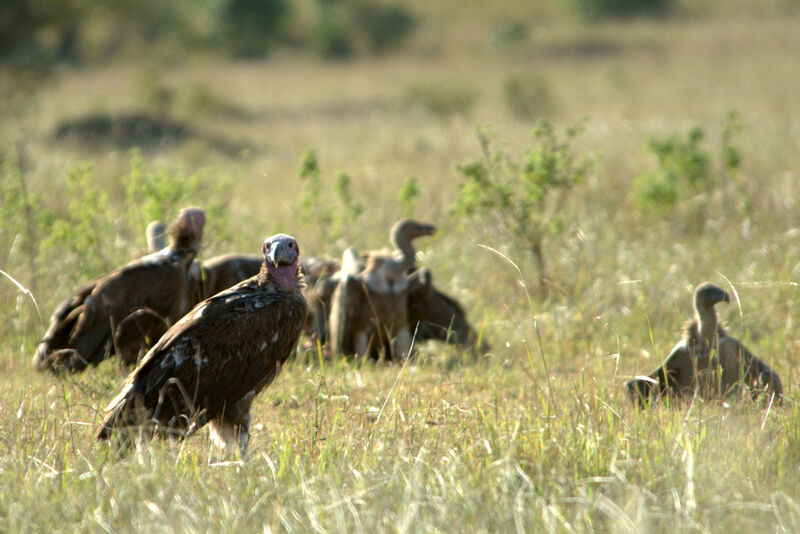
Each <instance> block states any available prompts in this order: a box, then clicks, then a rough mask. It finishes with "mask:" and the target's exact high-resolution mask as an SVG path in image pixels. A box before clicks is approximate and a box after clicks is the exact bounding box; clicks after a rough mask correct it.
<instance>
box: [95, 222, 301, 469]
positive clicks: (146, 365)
mask: <svg viewBox="0 0 800 534" xmlns="http://www.w3.org/2000/svg"><path fill="white" fill-rule="evenodd" d="M262 250H263V253H264V261H263V265H262V268H261V271H260V272H259V273H258V274H257V275H256V276H253V277H252V278H249V279H248V280H245V281H243V282H241V283H239V284H237V285H235V286H233V287H231V288H229V289H227V290H225V291H223V292H221V293H217V294H216V295H214V296H213V297H210V298H208V299H206V300H204V301H202V302H200V303H199V304H198V305H197V306H195V307H194V309H192V310H191V311H190V312H189V313H188V314H186V315H185V316H184V317H183V318H182V319H181V320H180V321H178V322H177V323H175V324H174V325H173V326H172V327H171V328H170V329H169V330H168V331H167V332H166V333H165V334H164V336H162V338H161V339H160V340H159V341H158V342H157V343H156V344H155V345H154V346H153V348H152V349H150V351H149V352H148V353H147V354H146V355H145V357H144V358H143V359H142V361H141V362H140V363H139V365H138V367H137V368H136V369H135V370H134V371H133V372H132V373H131V374H130V376H128V378H127V380H126V381H125V382H124V384H123V386H122V390H121V392H120V393H119V395H117V397H116V398H114V400H112V401H111V403H110V404H109V405H108V407H107V408H106V414H105V417H104V418H103V422H102V424H101V426H100V430H99V432H98V434H97V438H98V439H100V440H105V439H108V438H109V437H111V435H112V432H113V431H114V429H118V430H120V431H122V432H123V434H125V433H127V432H131V431H132V432H139V431H140V430H141V431H142V432H143V434H144V435H146V436H149V435H152V434H153V433H156V434H158V435H161V436H174V437H187V436H189V435H191V434H192V433H194V432H195V431H196V430H197V429H199V428H200V427H202V426H203V425H205V424H206V423H208V422H210V423H211V430H212V437H213V438H214V440H215V441H216V442H217V443H219V444H220V445H223V446H224V447H225V448H226V449H227V450H228V451H229V452H232V450H233V447H234V445H235V444H237V443H238V446H239V450H240V453H241V454H242V456H244V454H245V452H246V448H247V441H248V437H249V426H250V406H251V404H252V402H253V398H254V397H255V396H256V395H257V394H258V393H259V392H260V391H261V390H262V389H264V388H265V387H267V386H268V385H269V384H270V383H271V382H272V381H273V380H274V379H275V377H276V376H277V375H278V372H279V371H280V369H281V365H282V364H283V363H284V362H285V361H286V359H287V358H288V357H289V354H290V353H291V351H292V349H293V348H294V347H295V345H296V344H297V340H298V338H299V336H300V332H301V330H302V328H303V324H304V322H305V318H306V313H307V310H308V305H307V303H306V300H305V298H304V297H303V292H302V290H303V285H304V284H303V277H302V274H300V273H299V272H298V267H297V260H298V256H299V253H300V251H299V247H298V245H297V241H295V239H294V238H293V237H291V236H288V235H285V234H278V235H274V236H272V237H270V238H268V239H267V240H266V241H264V245H263V247H262ZM142 427H144V428H142Z"/></svg>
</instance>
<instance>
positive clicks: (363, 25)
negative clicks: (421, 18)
mask: <svg viewBox="0 0 800 534" xmlns="http://www.w3.org/2000/svg"><path fill="white" fill-rule="evenodd" d="M351 3H352V7H351V10H352V15H351V17H352V28H353V29H356V28H357V29H359V30H360V32H361V33H363V37H364V40H365V41H366V43H365V44H366V48H367V51H369V52H372V53H380V52H386V51H389V50H392V49H394V48H397V47H399V46H400V45H401V44H403V42H404V41H405V40H406V38H407V37H408V36H409V35H410V33H411V31H412V30H413V29H414V27H415V26H416V18H415V17H414V16H413V15H412V14H411V13H409V12H408V11H407V10H406V9H405V8H403V7H400V6H390V5H382V4H379V3H376V2H371V1H367V0H357V1H352V2H351Z"/></svg>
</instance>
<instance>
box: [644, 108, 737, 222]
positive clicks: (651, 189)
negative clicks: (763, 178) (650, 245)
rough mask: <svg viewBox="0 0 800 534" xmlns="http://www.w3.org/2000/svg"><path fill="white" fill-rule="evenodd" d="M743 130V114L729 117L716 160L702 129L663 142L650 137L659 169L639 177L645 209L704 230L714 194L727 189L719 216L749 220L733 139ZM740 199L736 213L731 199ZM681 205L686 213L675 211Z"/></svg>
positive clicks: (670, 136)
mask: <svg viewBox="0 0 800 534" xmlns="http://www.w3.org/2000/svg"><path fill="white" fill-rule="evenodd" d="M740 128H741V126H740V124H739V123H738V115H737V114H736V113H733V112H731V113H729V114H728V116H727V119H726V123H725V126H724V127H723V130H722V135H721V146H720V151H719V155H718V157H717V158H712V154H711V152H709V150H708V149H706V148H705V147H704V146H703V145H704V141H705V138H706V134H705V132H704V131H703V129H702V128H700V127H698V126H694V127H692V128H691V129H690V130H689V131H688V132H687V133H686V136H685V138H681V136H679V135H678V134H674V133H673V134H669V135H667V136H665V137H663V138H655V137H651V138H650V139H649V140H648V142H647V149H648V151H649V152H650V153H652V154H653V155H654V156H655V157H656V165H657V168H656V170H655V171H651V172H649V173H646V174H643V175H641V176H639V177H638V178H637V179H636V182H635V185H634V186H635V188H636V192H637V199H638V201H639V204H640V205H641V207H642V209H643V210H645V211H655V212H656V213H658V214H659V215H660V216H664V215H665V213H666V212H668V211H669V212H671V213H672V215H673V216H675V218H684V219H689V220H690V224H689V225H687V227H688V228H692V229H694V230H695V231H702V230H703V229H704V228H705V223H706V221H707V219H708V215H709V214H708V211H709V205H710V203H711V202H712V195H713V193H714V191H715V190H717V189H723V190H728V189H729V190H731V192H727V191H723V193H725V194H724V199H722V200H723V205H722V206H716V207H717V211H718V213H716V214H715V215H716V217H720V216H725V215H728V213H729V212H730V211H733V213H734V215H735V216H740V215H744V216H747V215H748V212H749V209H750V208H749V202H748V201H747V200H746V197H745V196H744V195H740V193H741V189H740V188H739V186H738V184H737V183H735V176H736V172H737V170H738V169H739V166H740V164H741V155H740V151H739V149H738V147H737V146H736V145H735V143H734V135H735V134H736V132H737V131H738V130H739V129H740ZM735 195H740V196H741V202H738V204H739V206H738V207H739V208H740V210H731V206H730V205H729V204H728V202H729V200H731V199H734V201H735ZM678 204H684V206H682V209H680V210H677V211H676V210H675V208H676V207H677V206H678Z"/></svg>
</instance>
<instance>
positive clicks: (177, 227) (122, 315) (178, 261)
mask: <svg viewBox="0 0 800 534" xmlns="http://www.w3.org/2000/svg"><path fill="white" fill-rule="evenodd" d="M204 225H205V214H204V213H203V210H201V209H199V208H185V209H183V210H182V211H181V213H180V214H179V216H178V218H177V219H176V221H175V222H174V223H173V224H172V225H171V226H170V230H169V233H170V246H169V247H167V248H164V249H162V250H160V251H157V252H154V253H152V254H148V255H147V256H144V257H142V258H139V259H137V260H134V261H133V262H131V263H128V264H127V265H124V266H122V267H120V268H118V269H116V270H114V271H112V272H110V273H108V274H107V275H105V276H103V277H101V278H98V279H96V280H93V281H91V282H88V283H87V284H84V285H82V286H80V287H79V288H78V289H76V290H75V291H73V293H72V294H71V295H70V296H69V297H67V298H66V299H65V300H64V301H63V302H62V303H61V304H59V306H57V307H56V310H55V311H54V312H53V315H52V317H51V319H50V326H49V328H48V330H47V332H46V333H45V335H44V338H43V339H42V341H41V342H40V344H39V346H38V348H37V350H36V354H35V355H34V357H33V362H34V365H35V366H36V368H37V369H39V370H45V369H47V370H50V371H52V372H54V373H59V372H63V371H81V370H83V369H85V368H86V367H87V366H88V365H90V364H91V365H96V364H98V363H99V362H100V361H102V360H103V359H105V358H107V357H109V356H111V355H113V354H115V353H116V347H115V345H114V338H115V336H118V338H119V336H121V339H123V340H130V342H131V343H132V345H131V346H126V347H125V350H123V351H122V352H123V357H124V358H125V360H126V361H127V363H135V361H136V357H137V356H138V348H139V347H140V346H141V344H142V343H146V341H147V339H148V338H149V339H154V338H157V337H158V334H160V333H161V332H163V330H165V328H166V326H165V325H162V326H161V327H158V328H156V331H155V332H153V331H148V332H143V333H142V335H139V336H138V337H137V335H136V333H135V330H136V329H139V328H140V325H144V324H145V323H141V322H139V321H136V320H131V321H127V322H126V318H128V317H129V316H130V315H131V314H132V313H134V312H137V310H140V309H146V310H149V311H150V312H152V313H153V314H154V315H155V316H156V317H160V318H163V319H165V320H167V321H169V322H174V321H176V320H177V319H178V318H179V317H181V316H182V315H183V314H184V313H185V312H186V311H187V310H188V309H189V307H190V304H191V303H192V302H191V298H192V297H191V294H190V291H189V289H188V275H187V271H188V269H189V267H190V265H191V263H192V260H193V259H194V257H195V255H196V254H197V250H198V248H199V245H200V241H201V239H202V236H203V227H204ZM140 315H141V314H140ZM147 324H150V325H152V324H154V321H150V322H148V323H147ZM120 326H122V327H123V330H124V331H118V328H119V327H120ZM159 328H160V331H159ZM137 340H138V341H137Z"/></svg>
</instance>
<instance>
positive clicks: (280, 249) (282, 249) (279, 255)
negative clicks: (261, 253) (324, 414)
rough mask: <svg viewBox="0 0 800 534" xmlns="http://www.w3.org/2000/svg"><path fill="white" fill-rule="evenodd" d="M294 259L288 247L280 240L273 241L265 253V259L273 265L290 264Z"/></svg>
mask: <svg viewBox="0 0 800 534" xmlns="http://www.w3.org/2000/svg"><path fill="white" fill-rule="evenodd" d="M295 259H296V258H295V256H294V255H293V254H292V253H291V250H290V249H289V247H287V246H286V245H285V244H283V243H281V242H278V243H275V244H274V245H273V246H272V247H271V248H270V249H269V252H268V253H267V261H268V262H269V263H271V264H272V265H274V266H275V267H278V266H280V265H291V264H292V262H294V260H295Z"/></svg>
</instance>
